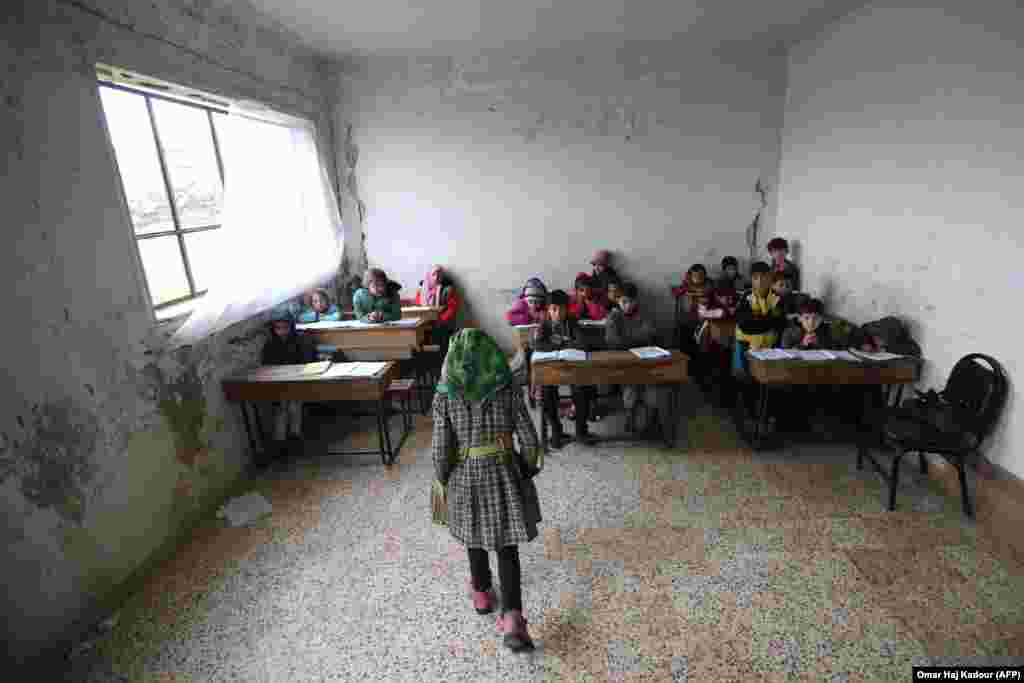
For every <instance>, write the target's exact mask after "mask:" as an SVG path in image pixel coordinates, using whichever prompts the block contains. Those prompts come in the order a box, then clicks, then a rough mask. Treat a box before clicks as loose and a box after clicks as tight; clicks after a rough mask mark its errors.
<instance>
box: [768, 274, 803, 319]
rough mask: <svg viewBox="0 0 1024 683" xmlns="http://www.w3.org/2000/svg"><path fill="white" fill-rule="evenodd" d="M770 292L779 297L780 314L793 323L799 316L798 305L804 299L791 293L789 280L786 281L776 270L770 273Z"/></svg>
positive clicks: (793, 292)
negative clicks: (783, 314)
mask: <svg viewBox="0 0 1024 683" xmlns="http://www.w3.org/2000/svg"><path fill="white" fill-rule="evenodd" d="M772 291H773V292H775V293H776V294H778V295H779V301H780V302H781V303H782V312H783V313H785V315H786V319H787V320H790V321H793V322H795V321H796V319H797V318H798V317H799V316H800V304H801V303H802V301H803V298H804V297H801V295H800V294H799V293H798V292H795V291H793V288H792V287H790V280H787V279H786V276H785V275H784V274H783V273H780V272H779V271H777V270H776V271H773V272H772Z"/></svg>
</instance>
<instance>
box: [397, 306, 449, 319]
mask: <svg viewBox="0 0 1024 683" xmlns="http://www.w3.org/2000/svg"><path fill="white" fill-rule="evenodd" d="M440 313H441V309H440V308H439V307H437V306H402V317H403V318H420V319H421V320H426V321H427V322H433V321H435V320H437V316H438V315H440Z"/></svg>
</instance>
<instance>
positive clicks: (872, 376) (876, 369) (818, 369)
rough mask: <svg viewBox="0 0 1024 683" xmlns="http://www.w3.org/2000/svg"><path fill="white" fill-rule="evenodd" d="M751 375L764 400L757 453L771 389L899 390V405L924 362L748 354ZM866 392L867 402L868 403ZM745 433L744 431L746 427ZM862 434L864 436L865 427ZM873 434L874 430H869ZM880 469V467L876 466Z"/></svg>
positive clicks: (756, 434) (756, 438) (755, 440)
mask: <svg viewBox="0 0 1024 683" xmlns="http://www.w3.org/2000/svg"><path fill="white" fill-rule="evenodd" d="M747 363H748V367H749V369H750V375H751V377H753V378H754V380H755V381H756V382H757V383H758V384H760V385H761V396H760V401H759V409H758V415H757V424H756V427H755V430H754V434H753V435H752V438H751V444H752V446H753V447H754V448H755V449H758V448H760V447H761V441H762V439H763V438H764V434H765V432H766V431H767V424H766V422H767V417H768V394H769V387H772V386H784V385H804V386H806V385H823V384H824V385H855V386H897V387H899V390H898V392H897V394H896V398H895V400H896V402H899V399H900V396H901V395H902V387H903V385H905V384H912V383H913V382H916V381H917V380H918V378H919V377H920V373H921V360H920V359H918V358H901V359H898V360H890V361H883V362H871V361H860V362H851V361H844V360H825V361H806V360H760V359H757V358H754V357H753V356H751V355H750V352H749V351H748V352H747ZM868 396H869V395H868V394H867V392H865V400H867V399H868ZM740 426H741V431H743V430H742V424H741V425H740ZM861 427H862V428H861V429H860V430H859V433H863V432H864V431H865V430H864V427H866V425H862V426H861ZM868 431H870V429H869V430H868ZM860 441H861V439H858V444H859V445H858V465H859V464H860V452H861V445H860ZM874 464H875V466H876V467H877V463H874Z"/></svg>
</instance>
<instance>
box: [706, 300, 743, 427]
mask: <svg viewBox="0 0 1024 683" xmlns="http://www.w3.org/2000/svg"><path fill="white" fill-rule="evenodd" d="M739 299H740V294H739V292H737V291H736V290H735V289H734V288H733V286H732V285H731V284H730V283H728V282H727V283H725V286H724V287H719V288H716V289H713V290H712V291H711V295H710V296H709V297H708V302H707V303H706V304H700V305H699V306H698V307H697V314H698V316H699V317H700V319H701V321H702V323H701V327H700V330H699V332H698V335H697V350H698V351H699V353H700V354H701V356H702V359H703V362H704V366H705V368H706V370H707V372H706V374H705V377H704V384H703V386H702V388H703V389H704V391H705V393H710V391H711V381H712V379H713V376H715V375H717V376H718V384H719V386H720V388H721V390H722V391H721V400H722V402H723V405H725V406H727V407H728V406H731V405H732V404H733V403H734V392H735V387H734V386H733V383H732V374H731V373H730V371H729V366H730V363H731V361H732V356H731V354H732V350H733V344H734V343H735V341H736V337H735V320H736V308H737V307H738V306H739ZM728 322H732V323H733V324H732V325H728V324H724V323H728Z"/></svg>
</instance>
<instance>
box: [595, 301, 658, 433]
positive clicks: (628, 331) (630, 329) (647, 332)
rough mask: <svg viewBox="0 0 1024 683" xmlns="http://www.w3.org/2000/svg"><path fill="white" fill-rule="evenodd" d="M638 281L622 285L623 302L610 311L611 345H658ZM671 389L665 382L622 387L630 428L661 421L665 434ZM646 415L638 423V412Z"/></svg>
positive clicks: (608, 337) (607, 339) (649, 426)
mask: <svg viewBox="0 0 1024 683" xmlns="http://www.w3.org/2000/svg"><path fill="white" fill-rule="evenodd" d="M638 294H639V292H638V290H637V287H636V285H634V284H633V283H628V284H625V285H623V286H622V297H621V298H620V299H619V305H618V306H617V307H616V308H614V309H613V310H612V312H611V313H610V314H608V324H607V325H606V326H605V328H604V332H605V343H606V344H607V346H608V348H609V349H621V350H626V349H634V348H637V347H640V346H655V345H657V342H658V339H657V333H656V332H655V330H654V325H653V324H652V323H651V321H650V320H648V319H647V318H646V316H644V315H643V314H642V313H641V311H640V300H639V297H638ZM670 399H671V389H670V387H669V386H668V385H663V384H631V385H627V386H624V387H622V403H623V406H625V408H626V431H628V432H632V431H634V430H637V429H639V430H641V431H644V430H647V429H653V428H654V427H655V425H656V424H660V425H661V428H662V435H663V436H664V430H665V428H666V425H667V424H668V421H669V420H670V419H671V417H672V412H671V409H670V407H669V406H670ZM641 408H642V412H643V414H644V417H645V419H643V420H640V421H639V422H640V424H639V425H638V424H637V414H638V413H640V412H641Z"/></svg>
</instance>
